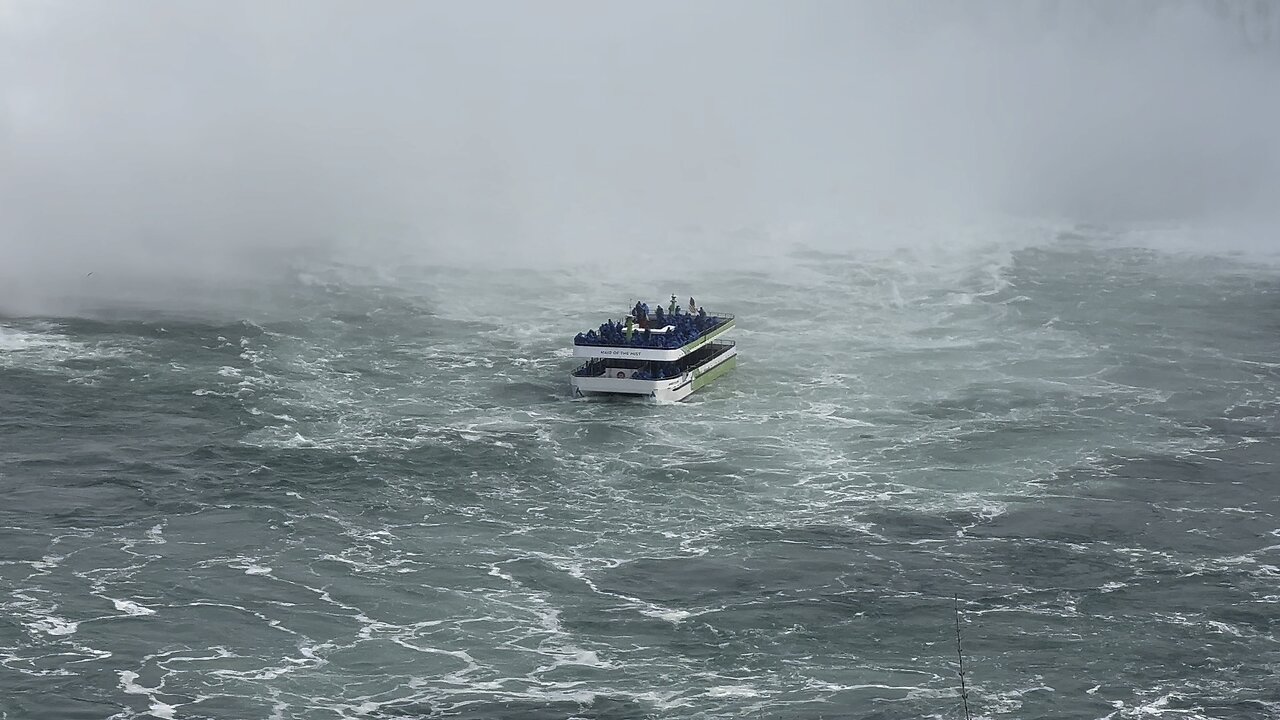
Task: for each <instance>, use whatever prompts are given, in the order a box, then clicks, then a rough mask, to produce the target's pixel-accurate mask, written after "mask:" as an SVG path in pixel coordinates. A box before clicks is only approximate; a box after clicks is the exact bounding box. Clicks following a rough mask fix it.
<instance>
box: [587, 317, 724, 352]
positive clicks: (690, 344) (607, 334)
mask: <svg viewBox="0 0 1280 720" xmlns="http://www.w3.org/2000/svg"><path fill="white" fill-rule="evenodd" d="M626 319H630V320H631V321H632V327H631V330H630V332H628V331H627V327H626V324H625V321H624V322H621V323H619V322H614V321H613V320H612V319H610V320H609V321H608V322H606V323H604V324H603V325H601V326H600V328H599V330H590V331H587V332H585V333H578V334H577V335H576V336H575V337H574V338H573V345H574V348H573V354H574V356H575V357H626V358H636V359H642V360H676V359H679V358H681V357H684V356H685V355H687V354H688V353H690V352H693V351H694V350H696V349H697V348H699V347H701V346H702V345H703V344H705V343H706V342H708V341H710V340H711V339H712V338H714V337H717V336H719V335H720V334H721V333H723V332H725V331H726V330H728V329H729V328H731V327H733V325H734V317H733V316H732V315H728V314H724V313H717V314H714V315H713V314H708V313H707V312H706V311H705V310H700V311H699V312H698V314H696V315H691V314H689V313H679V312H677V313H675V314H674V315H664V316H661V317H660V318H659V317H654V316H649V317H646V318H643V319H640V320H637V318H635V317H634V315H632V316H628V317H627V318H626Z"/></svg>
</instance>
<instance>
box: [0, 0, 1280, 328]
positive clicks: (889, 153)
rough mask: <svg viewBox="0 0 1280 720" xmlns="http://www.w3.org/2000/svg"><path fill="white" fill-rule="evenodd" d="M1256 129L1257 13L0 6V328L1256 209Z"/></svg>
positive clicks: (1161, 8) (843, 6)
mask: <svg viewBox="0 0 1280 720" xmlns="http://www.w3.org/2000/svg"><path fill="white" fill-rule="evenodd" d="M1276 128H1280V12H1276V11H1274V10H1273V9H1272V6H1271V5H1270V4H1268V3H1266V2H1262V1H1260V2H1244V1H1243V0H1242V1H1241V2H1234V3H1215V2H1209V1H1205V2H1145V3H1144V2H1128V3H1111V2H1097V3H1088V2H1071V3H1057V2H1049V1H1045V2H1027V3H1016V4H1013V3H1006V2H994V1H988V0H982V1H975V2H966V3H956V4H948V3H937V2H889V1H888V0H886V1H885V2H875V3H872V2H860V3H855V2H846V1H840V2H795V3H790V2H788V3H782V2H742V1H732V2H729V1H725V2H713V1H710V0H707V1H704V2H699V3H679V2H650V3H631V4H624V3H598V2H586V1H568V0H557V1H555V2H546V3H539V4H537V5H536V6H534V5H524V4H519V3H501V2H477V3H466V4H463V3H456V4H444V3H422V2H396V1H393V0H384V2H380V3H374V4H365V3H355V2H330V1H325V0H308V1H307V2H285V1H283V0H282V1H280V2H274V3H269V4H265V5H264V4H261V3H250V2H225V1H223V2H216V3H215V2H195V1H193V2H185V3H168V2H161V1H159V0H121V1H120V2H114V3H95V4H83V3H74V2H48V1H42V2H24V1H23V0H16V1H14V0H10V2H9V3H8V4H6V5H0V314H29V313H48V312H80V311H83V309H84V308H87V307H99V306H102V305H104V304H110V303H111V302H112V301H113V300H122V299H126V298H127V299H128V300H129V301H130V302H134V303H139V304H143V305H146V304H148V303H153V304H172V303H175V302H181V301H183V300H190V299H191V298H192V297H194V296H195V295H197V294H199V293H200V292H203V293H204V294H205V295H207V296H213V297H216V296H217V295H218V293H220V292H222V291H224V290H225V289H226V288H229V287H243V286H245V285H249V284H253V283H258V282H262V283H270V282H273V281H274V279H277V278H280V277H283V276H284V275H285V274H286V273H288V272H289V271H290V269H291V268H296V267H297V266H298V265H299V264H301V263H305V262H307V261H309V260H311V259H317V260H320V261H323V260H324V259H325V258H331V257H335V256H337V255H343V256H346V257H350V256H351V255H352V254H353V253H354V254H357V255H358V256H359V257H360V258H361V259H362V260H364V261H368V262H377V261H379V259H382V260H385V261H388V262H391V261H394V259H395V258H397V257H401V256H403V255H404V254H405V253H411V254H413V255H414V256H415V257H418V258H420V259H424V260H425V261H428V262H430V261H438V262H441V263H469V264H478V263H490V262H508V263H510V262H516V263H524V264H536V263H545V264H548V265H550V264H564V263H565V262H566V261H567V260H570V259H572V258H574V257H576V256H577V255H578V254H581V253H587V252H594V251H598V250H599V249H600V248H601V246H607V247H608V248H609V249H610V251H611V252H615V253H620V254H621V253H625V252H626V248H628V247H632V245H631V244H632V243H639V242H645V241H646V239H647V238H650V239H651V238H660V237H664V236H668V235H670V234H671V233H673V232H678V231H680V230H681V229H685V228H700V229H701V230H702V231H703V235H702V237H704V238H711V240H708V241H709V242H723V243H724V244H725V247H726V248H729V247H731V243H734V242H742V241H741V239H740V237H741V236H740V235H739V236H732V237H734V239H732V240H731V239H730V237H731V235H732V233H734V232H735V231H738V230H741V229H754V230H757V231H759V232H762V233H764V234H766V235H767V233H768V229H769V228H773V227H780V226H786V225H794V224H796V223H800V224H814V223H821V224H824V225H825V226H826V227H827V228H828V230H829V231H835V232H838V230H839V228H840V227H842V226H843V225H844V224H845V223H852V222H867V221H868V219H872V221H873V222H882V223H887V224H891V223H893V222H895V219H899V218H916V219H918V218H920V217H928V218H936V219H937V220H938V221H939V222H947V221H949V220H950V219H961V218H963V219H973V218H982V217H995V216H1003V215H1009V214H1013V215H1020V216H1031V217H1065V218H1070V219H1072V220H1076V221H1081V222H1111V221H1131V220H1157V221H1166V220H1173V221H1188V222H1191V221H1215V220H1219V219H1226V218H1240V217H1245V218H1259V217H1261V218H1271V217H1273V213H1274V212H1275V210H1276V208H1277V207H1280V137H1278V131H1277V130H1276ZM1272 227H1274V226H1272ZM716 238H724V239H723V240H716ZM90 273H92V275H90Z"/></svg>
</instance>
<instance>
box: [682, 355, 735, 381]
mask: <svg viewBox="0 0 1280 720" xmlns="http://www.w3.org/2000/svg"><path fill="white" fill-rule="evenodd" d="M737 364H738V356H737V355H734V356H733V357H731V358H729V359H728V360H725V361H724V362H722V363H720V364H719V365H717V366H715V367H713V368H711V369H710V370H707V371H706V372H704V373H702V374H701V375H694V376H693V389H694V390H697V389H698V388H700V387H702V386H704V385H706V384H707V383H709V382H711V381H712V380H715V379H716V378H718V377H720V376H721V375H723V374H725V373H727V372H729V371H730V370H732V369H733V368H734V366H736V365H737Z"/></svg>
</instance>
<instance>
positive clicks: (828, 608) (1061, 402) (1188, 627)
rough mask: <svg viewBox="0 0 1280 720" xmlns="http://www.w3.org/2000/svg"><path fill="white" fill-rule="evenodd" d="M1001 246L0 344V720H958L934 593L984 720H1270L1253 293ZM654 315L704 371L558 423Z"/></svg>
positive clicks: (1261, 393)
mask: <svg viewBox="0 0 1280 720" xmlns="http://www.w3.org/2000/svg"><path fill="white" fill-rule="evenodd" d="M997 239H999V240H1000V241H994V240H992V239H991V238H985V239H982V240H981V241H978V242H971V241H966V242H965V243H964V244H963V249H954V248H952V249H948V250H945V251H941V252H937V253H931V252H925V251H919V250H916V251H913V250H910V249H900V250H895V251H891V252H882V253H879V254H866V255H862V254H850V253H848V252H839V251H837V250H835V249H833V248H820V247H794V246H788V247H785V248H777V249H775V251H774V252H773V253H772V255H771V256H770V257H768V258H767V261H760V262H756V261H754V260H750V259H748V260H744V261H742V262H740V263H730V264H728V265H724V266H722V267H720V268H719V269H718V271H717V272H716V273H714V274H706V275H702V276H698V277H694V276H693V275H692V273H690V274H689V276H688V277H681V278H672V279H671V283H672V286H671V287H667V286H662V287H656V286H655V287H647V286H646V287H637V286H636V284H635V278H634V277H632V278H629V279H628V278H627V277H623V276H619V275H608V274H606V276H605V277H604V279H603V280H602V282H600V283H599V284H594V283H585V282H580V278H578V277H575V276H574V275H572V274H570V273H569V272H567V271H562V272H558V273H542V272H533V271H520V272H517V271H505V270H504V271H497V270H490V271H485V272H481V271H477V270H474V269H466V268H449V269H436V270H430V269H426V268H399V269H396V270H394V271H381V270H380V271H378V272H368V271H366V270H363V269H360V268H343V267H337V268H329V269H323V268H318V269H316V270H315V271H314V272H313V273H312V274H310V275H309V276H308V277H307V278H304V280H303V282H302V283H301V285H300V289H299V290H298V292H300V293H304V294H305V296H306V297H307V298H308V300H307V302H306V303H305V304H304V305H305V307H306V312H303V313H300V315H299V317H298V318H297V319H296V320H292V321H289V322H277V323H270V322H265V321H264V322H263V323H262V324H257V323H250V322H241V323H230V324H222V325H216V324H200V323H175V322H169V323H167V324H166V325H164V326H161V325H159V324H147V323H130V324H124V323H117V324H113V323H106V322H100V323H84V322H79V321H65V322H64V321H58V322H44V323H40V322H29V321H18V320H10V321H6V322H5V325H4V326H3V329H2V330H0V332H2V333H3V334H2V335H0V338H2V340H0V343H3V344H2V345H0V373H3V375H2V377H3V378H4V380H5V384H4V389H3V391H2V392H3V393H4V394H3V397H4V399H5V402H6V408H21V413H18V412H15V411H13V410H11V409H10V410H7V413H6V417H5V418H4V419H3V420H2V421H0V422H3V423H4V435H3V437H4V440H3V441H2V442H3V445H2V446H0V480H3V482H4V488H5V491H6V493H7V494H8V501H7V503H6V504H7V507H8V510H7V511H6V514H4V515H3V517H4V521H3V522H0V547H5V548H6V550H5V551H4V552H3V553H2V554H0V603H3V606H4V609H5V613H6V615H7V616H9V617H11V618H13V619H14V620H15V622H14V623H10V624H9V625H8V626H7V627H6V628H3V629H0V667H2V668H3V669H4V670H3V674H0V686H3V687H5V688H8V689H9V690H11V691H14V692H10V693H3V694H2V695H6V696H8V697H9V698H10V699H8V700H5V701H2V702H3V703H7V704H0V708H2V709H3V710H4V711H5V712H7V713H8V715H9V716H11V717H25V716H34V715H37V714H39V712H38V711H39V710H44V711H47V712H53V713H55V714H67V715H70V714H81V715H86V716H96V717H120V718H127V717H142V716H147V715H149V716H154V717H175V718H177V717H196V716H199V717H206V716H207V717H282V718H283V717H302V716H327V717H350V718H355V717H386V718H393V717H408V716H415V717H416V716H427V717H436V716H439V717H477V718H480V717H485V718H491V717H600V718H606V717H609V718H632V717H651V716H656V717H689V718H710V717H726V716H746V717H754V716H757V715H759V716H764V717H797V718H801V717H832V716H846V715H847V716H864V715H877V716H881V717H904V718H905V717H953V716H956V712H957V711H958V702H959V696H958V688H957V682H956V676H955V666H954V658H955V650H956V649H955V645H954V642H955V637H954V632H955V628H954V623H955V602H956V601H955V599H954V598H955V597H956V596H958V597H959V607H960V610H961V624H962V627H963V633H964V645H965V651H966V663H967V665H968V666H969V669H970V675H969V676H968V681H969V682H970V692H971V696H970V703H971V706H973V707H974V708H975V709H976V711H977V714H978V715H979V716H982V717H1032V716H1041V715H1044V714H1047V713H1050V712H1054V713H1059V714H1063V715H1065V716H1070V717H1082V718H1128V717H1147V716H1153V715H1154V716H1160V715H1169V716H1176V717H1189V718H1220V717H1265V716H1269V715H1273V714H1275V712H1276V711H1277V708H1280V696H1278V695H1277V694H1276V691H1274V690H1272V689H1270V688H1271V687H1272V684H1271V683H1270V682H1269V679H1270V678H1272V677H1274V676H1275V673H1276V672H1277V670H1280V654H1278V653H1280V650H1278V649H1277V646H1276V641H1275V637H1274V632H1273V627H1272V618H1273V616H1274V611H1275V607H1276V603H1277V602H1278V600H1277V596H1276V592H1275V589H1274V586H1275V579H1276V577H1278V576H1280V569H1277V568H1280V553H1278V552H1277V550H1276V548H1277V547H1280V545H1277V540H1276V537H1277V535H1280V529H1278V528H1277V527H1276V523H1275V521H1274V517H1275V516H1276V513H1277V511H1278V510H1280V508H1277V507H1276V501H1275V499H1274V493H1272V492H1271V491H1270V488H1269V485H1268V474H1267V473H1268V468H1269V467H1270V466H1271V464H1272V463H1273V461H1274V458H1275V449H1274V438H1275V436H1276V432H1277V430H1278V428H1277V426H1276V423H1275V420H1274V412H1272V411H1273V410H1274V405H1275V397H1276V396H1277V394H1276V390H1277V380H1278V379H1280V371H1278V370H1277V367H1280V366H1278V365H1277V363H1276V362H1275V361H1274V358H1275V351H1276V350H1277V347H1276V342H1275V340H1274V333H1270V332H1267V331H1266V329H1267V328H1270V327H1273V326H1277V325H1280V306H1277V305H1276V303H1275V297H1276V292H1277V288H1280V281H1278V279H1277V277H1276V276H1275V275H1274V273H1273V272H1272V271H1270V270H1266V269H1265V268H1263V269H1260V268H1259V267H1258V266H1253V265H1242V264H1237V263H1235V262H1233V261H1230V260H1223V259H1221V258H1219V259H1214V260H1212V261H1208V260H1205V259H1203V258H1202V257H1199V256H1195V255H1188V254H1185V253H1173V254H1169V253H1161V252H1157V251H1152V250H1150V249H1149V248H1145V249H1144V248H1143V247H1141V246H1142V245H1149V243H1148V242H1147V241H1146V240H1144V241H1143V242H1142V243H1132V244H1129V243H1117V242H1116V238H1115V237H1114V236H1110V235H1107V236H1103V235H1100V234H1090V232H1089V231H1088V230H1087V229H1086V230H1080V229H1077V230H1073V231H1072V232H1071V233H1066V234H1064V233H1063V232H1062V231H1061V229H1053V230H1052V231H1043V230H1042V231H1037V232H1034V233H1031V234H1029V235H1017V236H1015V237H1011V238H1008V239H1000V238H997ZM944 245H945V244H944ZM694 265H695V266H696V262H695V264H694ZM685 272H689V271H687V270H686V271H685ZM645 282H646V283H647V282H650V281H647V280H646V281H645ZM477 288H485V290H484V291H479V290H477ZM669 292H678V293H679V294H680V295H681V296H684V295H687V294H690V293H692V294H695V295H696V296H697V297H699V298H700V299H703V300H704V301H705V302H707V303H708V304H711V303H714V304H715V305H717V306H723V307H726V308H729V309H731V310H733V311H735V312H736V313H737V314H738V316H739V318H740V324H741V326H742V327H741V330H740V331H739V332H738V339H739V342H740V345H741V346H742V353H743V362H742V364H741V366H740V367H739V368H738V369H737V370H736V371H735V372H734V373H733V374H731V375H729V376H726V378H725V379H724V380H722V381H720V382H718V383H716V384H714V385H712V386H710V387H708V388H707V389H706V390H704V391H703V392H701V393H699V394H698V395H697V396H695V397H694V398H693V399H692V400H691V401H690V402H687V403H682V404H679V405H674V406H654V405H650V404H645V403H597V402H571V401H570V400H569V398H568V393H567V384H566V383H567V380H566V378H567V373H568V371H569V370H570V368H571V366H572V364H573V361H572V359H571V358H569V357H568V355H567V354H566V353H565V347H566V344H567V339H568V338H570V337H572V335H573V333H574V332H575V331H577V330H579V329H581V327H582V326H585V325H586V324H590V323H594V322H597V321H598V320H599V319H600V313H604V314H606V315H607V314H608V308H610V307H614V308H618V310H617V312H621V308H624V307H626V306H627V304H628V303H630V302H633V301H634V300H635V299H636V297H638V296H639V295H641V294H642V293H644V294H646V295H647V296H649V297H656V296H659V295H665V294H668V293H669ZM78 377H90V378H93V380H94V382H93V383H92V384H78V383H74V382H68V380H69V379H74V378H78ZM68 688H74V689H75V690H76V692H65V691H66V690H67V689H68ZM18 689H21V690H22V691H23V692H22V693H21V694H18V693H16V691H17V690H18Z"/></svg>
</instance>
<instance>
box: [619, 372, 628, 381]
mask: <svg viewBox="0 0 1280 720" xmlns="http://www.w3.org/2000/svg"><path fill="white" fill-rule="evenodd" d="M626 376H627V374H626V373H624V372H622V371H621V370H619V371H618V379H619V380H621V379H623V378H625V377H626Z"/></svg>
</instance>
